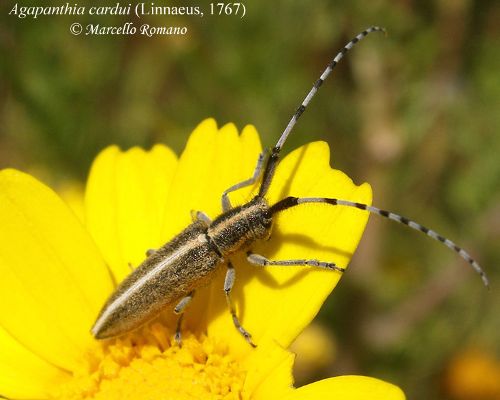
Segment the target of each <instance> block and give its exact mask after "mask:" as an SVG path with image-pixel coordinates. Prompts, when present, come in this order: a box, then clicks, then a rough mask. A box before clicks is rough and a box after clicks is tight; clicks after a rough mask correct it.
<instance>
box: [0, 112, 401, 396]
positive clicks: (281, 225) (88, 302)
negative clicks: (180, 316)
mask: <svg viewBox="0 0 500 400" xmlns="http://www.w3.org/2000/svg"><path fill="white" fill-rule="evenodd" d="M260 150H261V145H260V142H259V137H258V134H257V132H256V131H255V129H254V128H253V127H251V126H247V127H246V128H245V129H244V130H243V132H242V134H241V136H238V133H237V130H236V128H235V127H234V126H233V125H232V124H228V125H226V126H224V127H222V128H221V129H219V130H218V129H217V126H216V123H215V121H213V120H206V121H204V122H202V123H201V124H200V125H199V126H198V127H197V128H196V130H195V131H194V132H193V134H192V135H191V137H190V139H189V142H188V144H187V147H186V149H185V151H184V152H183V154H182V156H181V157H180V158H179V159H178V158H177V157H176V156H175V154H174V153H173V152H172V151H171V150H170V149H168V148H167V147H165V146H161V145H158V146H155V147H153V149H152V150H151V151H150V152H145V151H143V150H141V149H139V148H133V149H131V150H129V151H127V152H125V153H123V152H121V151H120V150H119V149H118V148H116V147H110V148H108V149H106V150H104V151H103V152H102V153H101V154H100V155H99V156H98V157H97V159H96V160H95V162H94V164H93V166H92V170H91V173H90V177H89V180H88V184H87V188H86V193H85V226H82V224H81V222H80V221H79V219H77V217H76V216H75V214H74V213H72V212H71V211H70V210H69V209H68V207H67V206H66V204H65V203H64V202H63V201H62V200H60V199H59V197H58V196H57V195H56V194H55V193H54V192H52V191H51V190H50V189H49V188H47V187H46V186H44V185H43V184H41V183H40V182H38V181H36V180H35V179H34V178H32V177H30V176H28V175H26V174H24V173H21V172H18V171H14V170H4V171H2V172H1V173H0V221H1V228H0V242H1V243H2V245H1V250H0V274H1V275H0V276H1V279H0V293H1V299H0V349H1V352H0V394H1V395H3V396H6V397H8V398H12V399H33V398H35V399H51V398H55V399H105V400H113V399H134V400H141V399H153V400H156V399H179V400H181V399H196V400H198V399H284V400H293V399H323V398H336V399H342V400H348V399H363V400H366V399H381V400H382V399H383V400H392V399H402V398H404V395H403V394H402V392H401V391H400V390H399V389H398V388H397V387H395V386H393V385H390V384H387V383H384V382H382V381H378V380H376V379H373V378H368V377H357V376H344V377H337V378H331V379H327V380H324V381H320V382H316V383H314V384H311V385H307V386H304V387H301V388H299V389H294V388H293V378H292V374H291V368H292V363H293V355H292V353H290V352H289V351H287V350H286V349H287V348H288V346H289V345H290V343H291V342H292V340H293V339H294V338H295V337H296V336H297V334H298V333H299V332H300V331H301V330H302V329H303V328H304V327H305V326H306V325H307V324H309V322H310V321H311V320H312V319H313V318H314V316H315V315H316V313H317V312H318V310H319V308H320V306H321V304H322V303H323V301H324V299H325V298H326V296H328V294H329V293H330V292H331V290H332V289H333V287H334V286H335V285H336V283H337V282H338V280H339V278H340V275H339V274H338V273H335V272H330V271H320V270H316V269H310V268H308V269H306V268H298V267H297V268H295V267H293V268H292V267H286V268H278V267H276V268H256V267H252V266H250V265H248V264H247V263H246V262H245V260H244V257H243V256H242V257H240V258H239V259H237V260H236V262H235V264H236V265H235V267H236V271H237V280H236V283H235V290H234V299H235V303H236V307H237V310H238V314H239V316H240V318H241V321H242V323H243V325H244V326H245V328H247V329H248V330H249V331H250V332H251V333H252V335H253V340H254V341H255V343H257V345H258V347H257V348H256V349H253V348H252V347H250V346H249V345H248V343H247V342H246V341H245V340H244V339H243V338H242V337H241V335H240V334H239V333H238V332H237V331H236V330H235V328H234V326H233V325H232V321H231V317H230V314H229V312H228V311H227V309H226V305H225V299H224V295H223V291H222V288H223V278H224V276H223V275H224V274H223V273H222V274H220V275H219V276H218V277H217V278H216V279H215V280H214V281H213V282H212V283H211V285H210V286H209V287H206V288H203V289H200V290H198V291H197V294H196V296H195V298H194V300H193V303H192V304H191V305H190V307H189V308H188V310H187V312H186V318H185V323H184V325H183V347H182V348H179V347H178V346H177V345H176V344H175V342H173V340H172V338H173V332H172V326H175V324H174V319H173V316H172V313H171V310H167V311H166V312H165V313H164V315H162V316H161V317H160V318H158V319H157V320H156V321H155V322H154V323H152V324H149V325H148V326H146V327H143V328H142V329H140V330H138V331H136V332H134V333H132V334H129V335H126V336H124V337H120V338H117V339H112V340H108V341H96V340H95V339H93V337H92V336H91V334H90V327H91V326H92V324H93V322H94V320H95V318H96V316H97V313H98V312H99V310H100V308H101V306H102V304H103V303H104V301H105V300H106V298H107V296H109V294H110V293H111V292H112V291H113V288H114V287H115V285H116V282H119V281H121V280H122V279H123V278H124V277H125V276H126V275H127V274H128V273H129V272H130V268H129V264H132V265H133V266H137V265H139V264H140V262H141V261H142V260H143V259H144V257H145V255H144V253H145V251H146V250H147V249H150V248H157V247H159V246H161V245H162V244H163V243H164V242H166V241H168V240H169V239H170V238H172V237H173V236H174V235H175V234H176V233H178V232H179V231H180V230H181V229H182V228H183V227H185V226H186V225H188V224H189V223H190V221H191V220H190V218H191V217H190V211H191V210H201V211H204V212H205V213H207V214H208V215H209V216H210V217H214V216H216V215H217V214H219V213H220V195H221V193H222V192H223V190H224V189H226V188H227V187H229V186H231V185H232V184H234V183H236V182H239V181H241V180H243V179H246V178H248V177H249V176H251V174H252V172H253V168H254V166H255V162H256V159H257V156H258V154H259V152H260ZM254 192H255V188H249V189H248V190H246V189H244V190H240V191H238V192H236V193H234V194H232V195H231V199H232V202H233V204H240V203H242V202H244V201H247V200H248V199H249V198H250V197H251V196H252V193H254ZM288 194H290V195H296V196H305V195H315V196H330V197H332V196H335V197H339V198H344V199H350V200H355V201H360V202H370V201H371V190H370V187H369V186H368V185H367V184H363V185H361V186H359V187H358V186H355V185H353V183H352V181H351V180H350V179H349V178H348V177H347V176H346V175H344V174H343V173H341V172H339V171H335V170H332V169H331V168H330V167H329V149H328V146H327V145H326V144H325V143H311V144H309V145H307V146H304V147H301V148H300V149H297V150H295V151H294V152H292V153H291V154H290V155H289V156H287V157H286V158H285V159H284V160H283V161H282V163H281V164H280V165H279V167H278V171H277V173H276V176H275V179H274V182H273V184H272V187H271V190H270V192H269V194H268V196H267V198H268V200H269V202H270V203H271V204H273V203H275V202H276V201H277V200H279V199H281V198H283V197H284V196H286V195H288ZM366 220H367V215H366V213H364V212H362V211H359V210H355V209H348V208H346V207H333V206H328V205H323V206H318V205H304V206H303V207H297V208H295V209H291V210H289V211H285V212H283V213H282V214H281V215H279V216H278V217H277V218H276V226H275V229H274V231H273V235H272V237H271V239H270V240H269V241H266V242H263V243H258V244H256V246H255V249H254V250H255V251H256V252H258V253H260V254H264V255H266V256H268V257H270V258H271V259H289V258H303V257H310V258H318V259H321V260H328V261H334V262H336V263H337V264H339V265H341V266H345V265H347V263H348V261H349V259H350V257H351V255H352V253H353V252H354V249H355V248H356V245H357V243H358V241H359V239H360V236H361V234H362V232H363V229H364V226H365V223H366Z"/></svg>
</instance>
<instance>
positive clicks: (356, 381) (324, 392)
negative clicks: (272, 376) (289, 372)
mask: <svg viewBox="0 0 500 400" xmlns="http://www.w3.org/2000/svg"><path fill="white" fill-rule="evenodd" d="M268 398H274V397H273V396H272V392H270V393H269V397H268ZM279 399H280V400H299V399H300V400H318V399H341V400H404V399H405V395H404V393H403V392H402V391H401V389H399V388H398V387H397V386H394V385H392V384H390V383H387V382H384V381H381V380H378V379H375V378H369V377H366V376H339V377H336V378H330V379H325V380H322V381H319V382H314V383H312V384H310V385H306V386H303V387H301V388H299V389H296V390H294V391H293V392H292V393H290V394H288V395H287V396H285V397H279Z"/></svg>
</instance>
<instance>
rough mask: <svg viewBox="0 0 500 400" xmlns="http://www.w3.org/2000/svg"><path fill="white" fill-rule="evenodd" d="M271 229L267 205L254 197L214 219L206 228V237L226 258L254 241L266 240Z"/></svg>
mask: <svg viewBox="0 0 500 400" xmlns="http://www.w3.org/2000/svg"><path fill="white" fill-rule="evenodd" d="M271 227H272V218H271V214H270V212H269V205H268V204H267V201H266V200H265V199H264V198H262V197H259V196H256V197H254V198H253V199H252V201H250V202H248V203H246V204H244V205H242V206H239V207H235V208H232V209H231V210H229V211H227V212H225V213H224V214H222V215H220V216H219V217H218V218H216V219H215V220H214V221H213V222H212V223H211V224H210V227H209V228H208V236H209V237H210V238H211V239H212V242H213V243H214V244H215V246H217V248H218V250H219V251H220V253H221V254H222V255H223V256H226V255H230V254H231V253H234V252H236V251H242V250H246V249H248V248H249V247H250V246H251V245H252V243H254V242H255V241H256V240H259V239H267V238H268V237H269V235H270V234H271Z"/></svg>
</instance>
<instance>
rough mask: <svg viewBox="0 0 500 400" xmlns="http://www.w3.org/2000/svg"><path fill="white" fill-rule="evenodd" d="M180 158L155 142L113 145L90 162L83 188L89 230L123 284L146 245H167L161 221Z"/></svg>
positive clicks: (151, 246)
mask: <svg viewBox="0 0 500 400" xmlns="http://www.w3.org/2000/svg"><path fill="white" fill-rule="evenodd" d="M176 167H177V157H176V156H175V154H174V153H173V152H172V151H171V150H170V149H169V148H167V147H165V146H161V145H157V146H154V147H153V148H152V149H151V151H150V152H146V151H144V150H142V149H139V148H137V147H135V148H132V149H130V150H128V151H126V152H121V151H120V150H119V149H118V147H116V146H112V147H108V148H107V149H105V150H104V151H103V152H101V153H100V154H99V156H98V157H97V158H96V160H95V161H94V163H93V165H92V169H91V171H90V176H89V179H88V183H87V188H86V192H85V212H86V224H87V228H88V230H89V231H90V233H91V234H92V237H93V238H94V240H95V241H96V243H97V245H98V246H99V248H100V249H101V252H102V254H103V255H104V258H105V260H106V262H107V264H108V265H109V266H110V268H111V270H112V272H113V274H114V276H115V279H116V281H117V282H120V281H121V280H122V279H123V278H124V277H125V276H126V275H128V274H129V273H130V266H129V265H131V266H133V267H137V266H138V265H139V264H140V263H141V262H142V261H143V260H144V259H145V257H146V256H145V253H146V251H147V250H148V249H154V248H157V247H159V246H160V245H161V244H163V243H162V242H163V240H162V236H161V224H162V221H163V212H164V210H165V202H166V199H167V196H168V193H169V188H170V183H171V180H172V177H173V175H174V173H175V170H176Z"/></svg>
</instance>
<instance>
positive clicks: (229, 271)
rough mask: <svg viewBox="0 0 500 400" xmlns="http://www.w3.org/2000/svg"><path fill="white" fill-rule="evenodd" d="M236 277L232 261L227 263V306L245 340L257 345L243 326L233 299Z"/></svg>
mask: <svg viewBox="0 0 500 400" xmlns="http://www.w3.org/2000/svg"><path fill="white" fill-rule="evenodd" d="M235 278H236V272H235V270H234V267H233V266H232V264H231V263H229V264H228V265H227V272H226V278H225V279H224V293H225V295H226V302H227V306H228V307H229V312H230V313H231V317H232V318H233V323H234V326H235V327H236V329H237V330H238V332H240V333H241V334H242V335H243V337H244V338H245V340H246V341H247V342H248V343H249V344H250V346H252V347H257V346H256V345H255V343H253V342H252V335H250V333H248V331H247V330H246V329H245V328H243V326H241V323H240V320H239V319H238V315H236V309H235V308H234V304H233V301H232V299H231V290H232V288H233V285H234V280H235Z"/></svg>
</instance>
